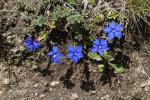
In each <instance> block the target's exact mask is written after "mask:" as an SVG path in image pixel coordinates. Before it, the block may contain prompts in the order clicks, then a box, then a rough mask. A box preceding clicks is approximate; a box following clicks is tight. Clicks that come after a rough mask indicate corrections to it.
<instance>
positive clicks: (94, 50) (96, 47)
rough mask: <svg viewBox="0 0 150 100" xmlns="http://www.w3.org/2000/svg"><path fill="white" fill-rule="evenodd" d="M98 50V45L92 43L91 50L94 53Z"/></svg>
mask: <svg viewBox="0 0 150 100" xmlns="http://www.w3.org/2000/svg"><path fill="white" fill-rule="evenodd" d="M97 51H98V46H96V45H94V46H93V48H92V49H91V52H93V53H96V52H97Z"/></svg>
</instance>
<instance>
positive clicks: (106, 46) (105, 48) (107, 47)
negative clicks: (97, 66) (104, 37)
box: [102, 45, 110, 51]
mask: <svg viewBox="0 0 150 100" xmlns="http://www.w3.org/2000/svg"><path fill="white" fill-rule="evenodd" d="M109 49H110V48H109V46H108V45H104V46H102V50H103V51H106V50H109Z"/></svg>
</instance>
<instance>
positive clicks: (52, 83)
mask: <svg viewBox="0 0 150 100" xmlns="http://www.w3.org/2000/svg"><path fill="white" fill-rule="evenodd" d="M59 83H60V82H59V81H53V82H51V83H50V85H51V86H56V85H58V84H59Z"/></svg>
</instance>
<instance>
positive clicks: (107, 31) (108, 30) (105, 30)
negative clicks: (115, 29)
mask: <svg viewBox="0 0 150 100" xmlns="http://www.w3.org/2000/svg"><path fill="white" fill-rule="evenodd" d="M111 30H112V29H111V28H110V27H106V28H105V29H104V32H105V33H109V32H111Z"/></svg>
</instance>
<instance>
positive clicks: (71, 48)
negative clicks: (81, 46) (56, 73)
mask: <svg viewBox="0 0 150 100" xmlns="http://www.w3.org/2000/svg"><path fill="white" fill-rule="evenodd" d="M67 47H68V51H69V52H74V51H75V49H74V48H73V47H72V46H67Z"/></svg>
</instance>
